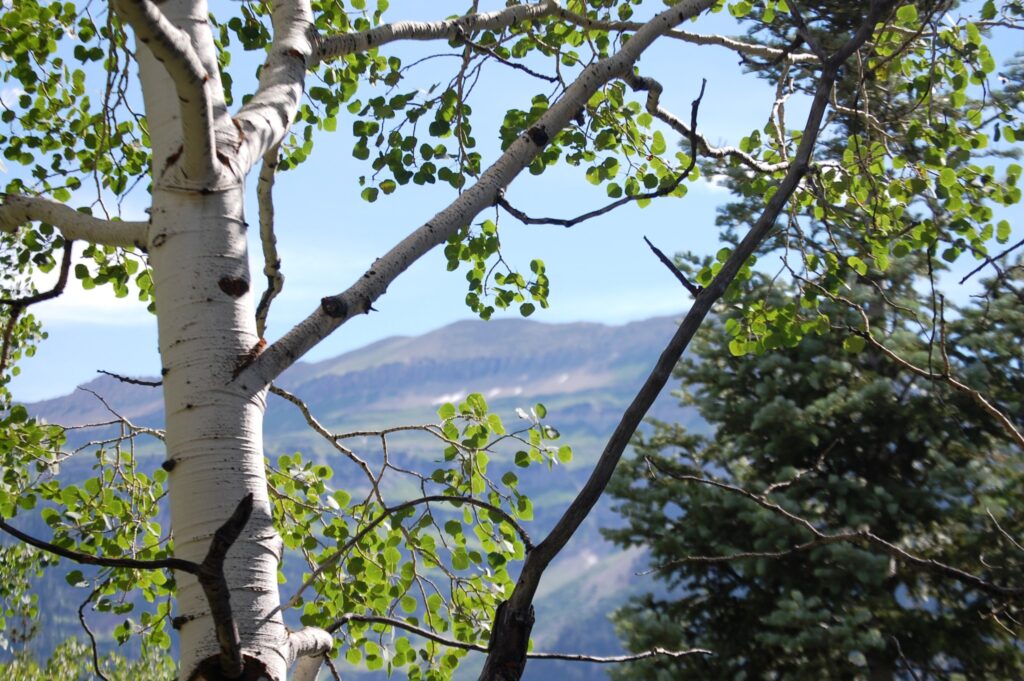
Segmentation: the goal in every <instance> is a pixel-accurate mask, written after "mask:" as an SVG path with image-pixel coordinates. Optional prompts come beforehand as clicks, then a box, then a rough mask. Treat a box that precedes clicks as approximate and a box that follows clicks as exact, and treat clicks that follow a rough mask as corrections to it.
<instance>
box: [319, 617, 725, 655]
mask: <svg viewBox="0 0 1024 681" xmlns="http://www.w3.org/2000/svg"><path fill="white" fill-rule="evenodd" d="M348 622H363V623H367V624H384V625H387V626H389V627H395V628H396V629H402V630H403V631H408V632H409V633H411V634H415V635H416V636H420V637H422V638H425V639H427V640H428V641H433V642H434V643H440V644H441V645H443V646H446V647H448V648H458V649H460V650H469V651H472V652H476V653H486V652H488V648H487V647H486V646H482V645H480V644H478V643H467V642H465V641H456V640H454V639H450V638H446V637H444V636H441V635H440V634H438V633H436V632H433V631H430V630H429V629H424V628H423V627H419V626H416V625H415V624H411V623H409V622H406V621H404V620H400V619H396V618H393V617H382V616H380V615H354V614H353V615H345V616H344V617H342V618H341V619H339V620H338V621H337V622H334V623H333V624H331V625H330V626H329V627H327V631H329V632H332V633H333V632H335V631H337V630H338V629H340V628H341V627H343V626H344V625H345V624H347V623H348ZM713 654H714V653H712V652H711V651H710V650H705V649H704V648H692V649H690V650H666V649H664V648H653V649H651V650H645V651H644V652H642V653H636V654H633V655H611V656H600V655H585V654H582V653H537V652H530V653H527V654H526V656H527V657H528V658H531V659H535V660H569V661H572V662H593V663H595V664H617V663H620V662H634V661H636V660H646V659H647V658H650V657H659V656H664V657H671V658H673V659H678V658H682V657H687V656H690V655H713Z"/></svg>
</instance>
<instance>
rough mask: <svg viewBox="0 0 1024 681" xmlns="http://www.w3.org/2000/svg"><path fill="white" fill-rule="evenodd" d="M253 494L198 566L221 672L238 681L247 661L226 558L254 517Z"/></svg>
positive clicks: (219, 531)
mask: <svg viewBox="0 0 1024 681" xmlns="http://www.w3.org/2000/svg"><path fill="white" fill-rule="evenodd" d="M252 506H253V495H252V492H250V493H249V494H246V495H245V496H244V497H242V500H241V501H240V502H238V506H236V507H235V511H234V513H232V514H231V517H230V518H228V519H227V520H226V521H225V522H224V524H223V525H221V526H220V527H218V528H217V531H216V532H214V534H213V539H212V540H211V541H210V548H209V550H208V551H207V552H206V558H204V559H203V562H202V564H201V565H200V566H199V571H198V572H197V573H195V574H196V578H197V579H198V580H199V585H200V586H201V587H202V588H203V594H204V595H205V596H206V601H207V603H209V605H210V615H211V616H212V617H213V625H214V628H215V629H216V631H217V642H218V643H219V644H220V669H221V671H222V672H223V673H224V675H225V676H226V677H227V678H229V679H237V678H239V677H240V676H241V675H242V670H243V668H244V664H245V663H244V660H243V659H242V639H241V637H240V636H239V634H238V625H237V624H235V618H234V615H233V614H232V612H231V589H230V587H229V586H228V580H227V577H226V576H225V575H224V559H225V558H226V557H227V553H228V549H230V548H231V545H232V544H234V543H235V540H237V539H238V536H239V535H240V534H241V533H242V530H243V529H244V528H245V524H246V523H247V522H249V516H251V515H252Z"/></svg>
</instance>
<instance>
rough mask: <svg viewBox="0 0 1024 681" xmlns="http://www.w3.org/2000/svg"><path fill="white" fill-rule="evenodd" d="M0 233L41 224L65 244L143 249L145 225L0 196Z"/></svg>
mask: <svg viewBox="0 0 1024 681" xmlns="http://www.w3.org/2000/svg"><path fill="white" fill-rule="evenodd" d="M0 200H2V201H3V203H0V231H2V232H14V231H15V230H16V229H17V228H18V227H20V226H22V225H24V224H26V223H28V222H45V223H47V224H50V225H53V226H54V227H56V228H57V229H59V230H60V233H61V235H63V237H64V239H65V240H67V241H72V240H79V239H80V240H82V241H88V242H89V243H92V244H99V245H101V246H119V247H120V248H139V249H145V247H146V239H147V232H148V230H149V224H148V223H145V222H122V221H120V220H101V219H99V218H94V217H93V216H91V215H87V214H85V213H82V212H80V211H77V210H74V209H73V208H71V207H69V206H67V205H65V204H63V203H60V202H59V201H54V200H52V199H45V198H42V197H39V196H23V195H20V194H3V193H0Z"/></svg>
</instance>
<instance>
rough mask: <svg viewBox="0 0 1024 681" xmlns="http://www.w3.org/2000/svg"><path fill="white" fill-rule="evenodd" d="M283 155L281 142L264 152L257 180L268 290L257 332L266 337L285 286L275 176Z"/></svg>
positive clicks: (258, 311) (259, 308) (258, 312)
mask: <svg viewBox="0 0 1024 681" xmlns="http://www.w3.org/2000/svg"><path fill="white" fill-rule="evenodd" d="M279 155H280V145H274V148H273V149H271V150H270V151H268V152H267V153H266V154H264V155H263V166H262V167H261V168H260V176H259V180H258V181H257V182H256V196H257V199H258V201H259V209H260V243H261V244H262V245H263V274H265V275H266V277H267V290H266V291H264V292H263V295H262V296H261V297H260V302H259V305H257V306H256V335H257V336H259V337H260V338H263V334H264V332H265V331H266V330H267V315H268V314H269V313H270V303H272V302H273V301H274V298H276V297H277V294H279V293H280V292H281V289H283V288H284V275H283V274H282V273H281V257H280V256H279V255H278V253H277V237H276V236H275V235H274V178H275V177H277V164H278V161H279Z"/></svg>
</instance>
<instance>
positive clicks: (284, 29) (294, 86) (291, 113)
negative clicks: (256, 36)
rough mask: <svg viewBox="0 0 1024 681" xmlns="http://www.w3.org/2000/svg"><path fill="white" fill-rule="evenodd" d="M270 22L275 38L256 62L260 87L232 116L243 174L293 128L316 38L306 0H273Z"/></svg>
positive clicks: (310, 10)
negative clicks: (261, 57) (262, 60)
mask: <svg viewBox="0 0 1024 681" xmlns="http://www.w3.org/2000/svg"><path fill="white" fill-rule="evenodd" d="M271 21H272V23H273V26H274V42H273V43H272V44H271V46H270V52H269V54H267V59H266V61H264V63H263V66H261V67H260V72H259V73H260V83H259V86H258V87H257V88H256V92H255V93H254V94H253V96H252V98H251V99H250V100H249V101H248V102H247V103H246V104H245V105H244V106H243V107H242V108H241V109H240V110H239V112H238V114H237V115H236V116H235V123H236V125H237V126H238V130H239V132H240V133H241V140H240V144H239V148H238V154H237V155H236V158H237V160H238V164H239V172H240V173H241V174H243V175H244V174H245V173H247V172H248V171H249V170H250V169H251V168H252V167H253V166H254V165H255V164H256V161H257V160H259V159H261V158H263V157H264V156H265V155H266V154H267V153H268V152H270V150H271V149H273V148H274V147H276V146H277V145H278V144H279V143H280V142H281V140H282V139H284V136H285V134H286V133H287V132H288V128H289V127H291V124H292V120H293V119H294V118H295V114H296V112H298V110H299V102H300V101H301V99H302V93H303V89H304V87H305V82H306V69H307V68H308V67H309V66H311V65H312V63H313V62H312V59H313V57H312V55H313V49H314V42H315V41H317V40H318V38H317V34H316V30H315V29H314V28H313V11H312V9H311V8H310V2H309V0H279V1H278V2H275V3H274V4H273V10H272V14H271Z"/></svg>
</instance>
